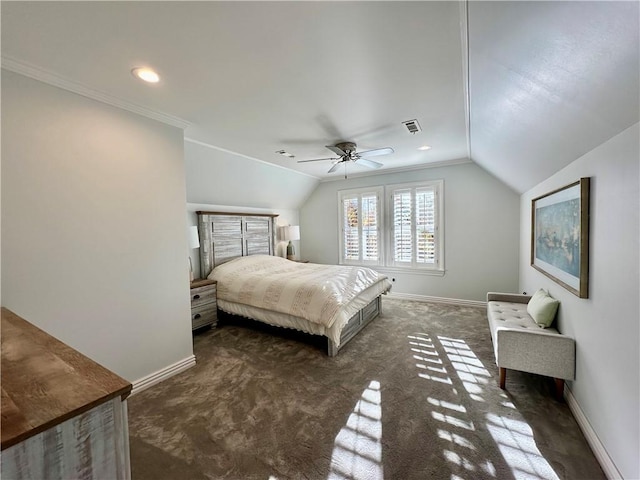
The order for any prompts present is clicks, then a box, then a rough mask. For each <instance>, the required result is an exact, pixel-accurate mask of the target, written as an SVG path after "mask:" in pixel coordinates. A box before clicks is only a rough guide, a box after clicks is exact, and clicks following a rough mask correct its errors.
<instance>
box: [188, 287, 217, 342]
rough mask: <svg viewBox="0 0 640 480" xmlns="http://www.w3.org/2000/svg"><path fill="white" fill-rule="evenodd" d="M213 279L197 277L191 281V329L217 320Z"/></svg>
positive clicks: (212, 323)
mask: <svg viewBox="0 0 640 480" xmlns="http://www.w3.org/2000/svg"><path fill="white" fill-rule="evenodd" d="M217 283H218V282H216V281H215V280H208V279H201V278H198V279H196V280H194V281H193V282H191V329H192V330H196V329H198V328H201V327H204V326H206V325H211V326H215V324H216V323H217V322H218V302H217V299H216V286H217Z"/></svg>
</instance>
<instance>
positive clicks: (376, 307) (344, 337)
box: [327, 295, 382, 357]
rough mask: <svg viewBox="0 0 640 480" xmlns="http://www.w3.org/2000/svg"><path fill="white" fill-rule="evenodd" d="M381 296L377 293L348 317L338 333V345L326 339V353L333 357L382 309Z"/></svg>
mask: <svg viewBox="0 0 640 480" xmlns="http://www.w3.org/2000/svg"><path fill="white" fill-rule="evenodd" d="M381 297H382V296H381V295H379V296H377V297H376V298H374V299H373V300H372V301H371V302H370V303H369V304H368V305H366V306H365V307H364V308H363V309H362V310H360V311H359V312H357V313H356V314H355V315H354V316H353V317H351V318H350V319H349V321H348V322H347V324H346V325H345V326H344V328H343V329H342V333H341V334H340V346H339V347H337V346H336V344H335V343H334V342H333V341H332V340H331V339H329V338H328V339H327V355H329V356H330V357H335V356H336V355H337V354H338V352H339V351H340V350H341V349H342V347H344V346H345V345H346V344H347V342H348V341H349V340H351V339H352V338H353V337H355V336H356V335H357V333H358V332H359V331H360V330H362V329H363V328H364V327H366V326H367V325H368V324H369V323H370V322H371V321H372V320H373V319H374V318H376V317H377V316H378V315H380V313H381V311H382V298H381Z"/></svg>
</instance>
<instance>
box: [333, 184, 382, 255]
mask: <svg viewBox="0 0 640 480" xmlns="http://www.w3.org/2000/svg"><path fill="white" fill-rule="evenodd" d="M378 190H381V189H379V188H378V189H376V191H373V192H372V191H361V192H345V193H343V194H341V196H340V201H341V212H340V213H341V217H342V218H341V222H342V239H341V241H342V245H341V248H342V252H341V262H344V263H369V264H379V263H380V260H381V259H380V257H381V255H380V248H381V246H380V235H381V229H380V214H381V212H380V198H381V191H378Z"/></svg>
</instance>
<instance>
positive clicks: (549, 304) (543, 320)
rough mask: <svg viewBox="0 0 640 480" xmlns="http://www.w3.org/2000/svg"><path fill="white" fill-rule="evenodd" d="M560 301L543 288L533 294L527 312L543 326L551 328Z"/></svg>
mask: <svg viewBox="0 0 640 480" xmlns="http://www.w3.org/2000/svg"><path fill="white" fill-rule="evenodd" d="M558 305H560V302H559V301H558V300H556V299H555V298H553V297H551V296H550V295H549V294H548V293H547V292H545V291H544V290H543V289H539V290H538V291H537V292H536V293H534V294H533V296H532V297H531V300H529V303H528V304H527V313H528V314H529V315H531V318H533V321H534V322H536V323H537V324H538V326H539V327H541V328H549V327H550V326H551V324H553V321H554V320H555V318H556V312H557V311H558Z"/></svg>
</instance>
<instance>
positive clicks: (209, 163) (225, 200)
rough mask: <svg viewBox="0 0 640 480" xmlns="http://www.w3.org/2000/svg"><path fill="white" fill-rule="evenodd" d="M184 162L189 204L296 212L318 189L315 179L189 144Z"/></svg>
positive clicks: (187, 143)
mask: <svg viewBox="0 0 640 480" xmlns="http://www.w3.org/2000/svg"><path fill="white" fill-rule="evenodd" d="M270 153H271V152H270ZM184 158H185V168H186V180H187V201H188V202H190V203H198V204H208V205H227V206H234V205H243V206H245V207H252V208H267V209H296V210H297V209H298V208H300V205H302V203H303V202H304V201H305V200H306V198H307V197H308V196H309V195H310V194H311V192H312V191H313V189H314V188H315V187H316V185H318V179H317V178H315V177H311V176H309V175H305V174H302V173H298V172H295V171H293V170H289V169H287V168H283V167H279V166H276V165H272V164H268V163H265V162H261V161H259V160H256V159H251V158H248V157H244V156H242V155H237V154H234V153H232V152H228V151H225V150H221V149H218V148H215V147H212V146H207V145H204V144H201V143H196V142H194V141H190V140H186V141H185V146H184Z"/></svg>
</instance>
